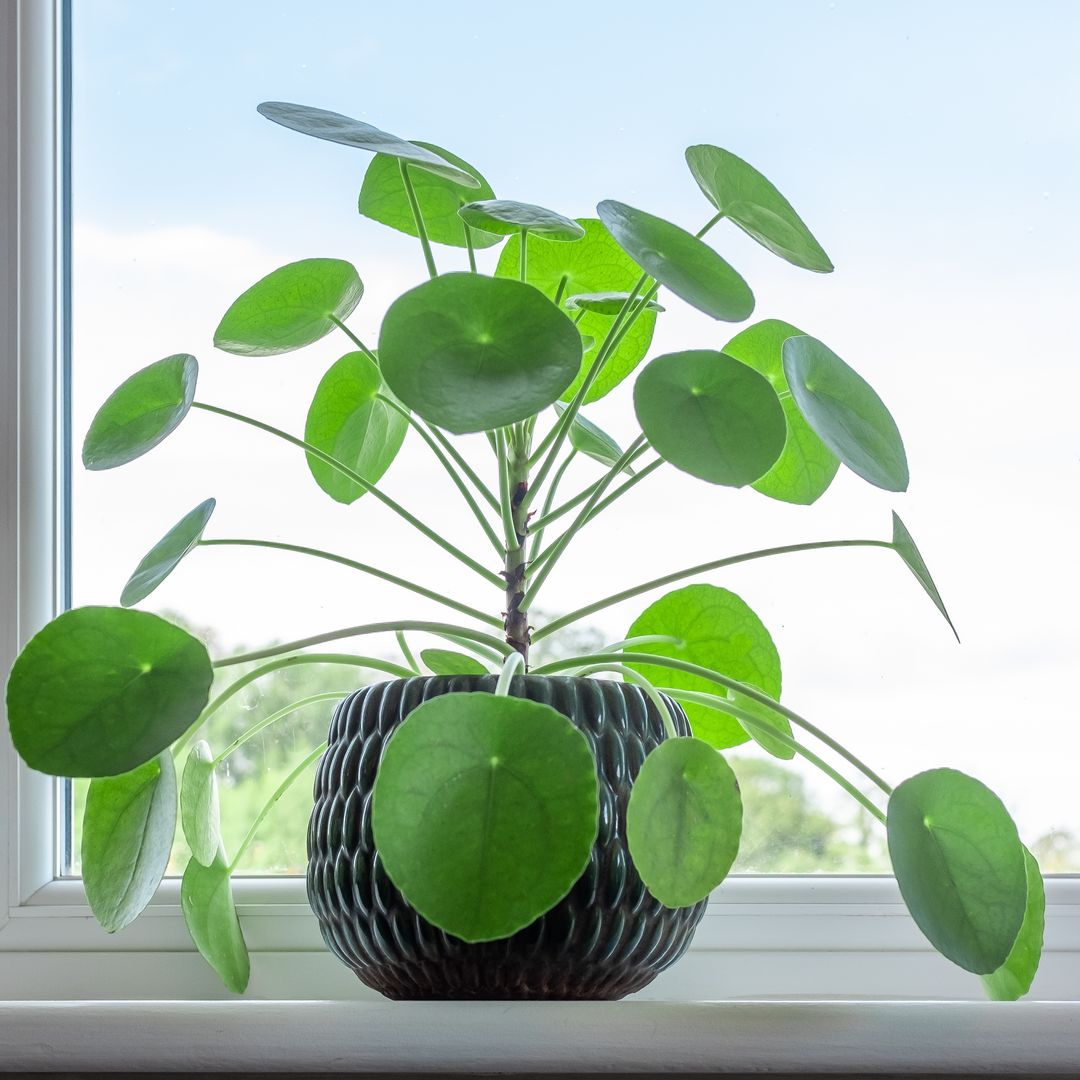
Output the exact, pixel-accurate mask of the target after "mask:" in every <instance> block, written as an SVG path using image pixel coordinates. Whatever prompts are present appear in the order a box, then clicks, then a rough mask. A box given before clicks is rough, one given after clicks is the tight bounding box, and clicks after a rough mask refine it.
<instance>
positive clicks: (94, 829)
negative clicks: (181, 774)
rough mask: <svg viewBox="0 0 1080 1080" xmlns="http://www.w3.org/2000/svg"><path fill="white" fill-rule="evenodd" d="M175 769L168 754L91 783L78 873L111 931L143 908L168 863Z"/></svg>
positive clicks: (93, 907)
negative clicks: (125, 771) (80, 867)
mask: <svg viewBox="0 0 1080 1080" xmlns="http://www.w3.org/2000/svg"><path fill="white" fill-rule="evenodd" d="M175 832H176V773H175V771H174V769H173V762H172V757H171V756H170V755H169V754H168V753H163V754H158V756H157V757H155V758H154V759H152V760H151V761H147V762H146V763H145V764H143V765H140V766H139V767H138V768H137V769H133V770H132V771H131V772H127V773H124V774H122V775H121V776H108V777H103V778H101V779H97V780H92V781H91V782H90V790H89V791H88V793H87V796H86V809H85V811H84V812H83V821H82V877H83V887H84V888H85V890H86V899H87V902H88V903H89V905H90V910H91V911H92V912H93V913H94V918H95V919H97V921H98V922H99V923H100V924H101V925H102V926H103V927H104V928H105V929H106V930H107V931H108V932H109V933H110V934H111V933H114V932H115V931H117V930H122V929H123V928H124V927H125V926H127V925H128V924H129V923H131V922H133V921H134V920H135V918H136V917H137V916H138V915H139V914H140V912H142V910H143V909H144V908H145V907H146V905H147V904H148V903H150V901H151V899H152V898H153V896H154V893H155V892H156V891H157V887H158V885H159V884H160V883H161V879H162V878H163V877H164V876H165V869H166V867H167V866H168V865H169V855H170V854H171V852H172V845H173V835H174V833H175Z"/></svg>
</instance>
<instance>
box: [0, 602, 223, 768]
mask: <svg viewBox="0 0 1080 1080" xmlns="http://www.w3.org/2000/svg"><path fill="white" fill-rule="evenodd" d="M213 677H214V673H213V669H212V668H211V666H210V657H209V656H208V655H207V653H206V647H205V646H204V645H203V643H202V642H201V641H199V640H198V639H197V638H194V637H192V636H191V635H190V634H189V633H188V632H187V631H186V630H182V629H181V628H180V627H179V626H175V625H173V624H172V623H170V622H166V621H165V620H164V619H161V618H158V616H157V615H151V614H149V613H148V612H145V611H131V610H128V609H125V608H115V607H82V608H75V609H73V610H72V611H65V612H64V614H63V615H60V616H58V617H57V618H55V619H53V621H52V622H51V623H49V624H48V625H47V626H45V627H44V628H43V629H42V630H40V631H39V632H38V633H37V634H35V635H34V636H33V637H32V638H31V639H30V641H29V643H28V644H27V646H26V648H25V649H23V651H22V652H21V653H20V654H19V658H18V659H17V660H16V661H15V665H14V667H13V668H12V669H11V675H10V676H9V677H8V683H7V711H8V723H9V724H10V726H11V739H12V742H14V744H15V749H16V750H17V751H18V752H19V755H20V756H21V757H22V759H23V760H24V761H25V762H26V763H27V764H28V765H29V766H30V767H31V768H34V769H37V770H38V771H39V772H44V773H51V774H52V775H54V776H89V777H96V776H116V775H118V774H119V773H126V772H130V771H131V770H132V769H134V768H136V767H137V766H139V765H142V764H143V763H144V762H147V761H149V760H150V759H151V758H153V757H155V756H156V755H157V754H159V753H161V751H162V750H164V749H165V748H166V747H167V746H170V745H171V744H172V743H173V742H174V741H175V740H176V739H178V738H179V737H180V736H181V735H183V734H184V732H185V731H187V729H188V728H189V727H191V725H192V724H193V723H194V722H195V721H196V720H197V719H198V717H199V714H200V713H201V712H202V710H203V708H204V707H205V705H206V702H207V698H208V696H209V693H210V683H211V681H212V680H213Z"/></svg>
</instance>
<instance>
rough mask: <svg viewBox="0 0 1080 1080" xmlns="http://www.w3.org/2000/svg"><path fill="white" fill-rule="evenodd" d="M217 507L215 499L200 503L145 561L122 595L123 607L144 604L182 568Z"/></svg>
mask: <svg viewBox="0 0 1080 1080" xmlns="http://www.w3.org/2000/svg"><path fill="white" fill-rule="evenodd" d="M215 506H217V500H216V499H207V500H206V501H205V502H201V503H199V505H198V506H196V507H195V509H194V510H192V511H190V512H189V513H187V514H185V515H184V516H183V517H182V518H181V519H180V520H179V521H178V522H177V523H176V524H175V525H174V526H173V527H172V528H171V529H170V530H169V531H168V532H167V533H166V534H165V535H164V536H163V537H162V538H161V539H160V540H159V541H158V542H157V543H156V544H155V545H154V546H153V547H152V548H151V549H150V550H149V551H148V552H147V553H146V554H145V555H144V556H143V557H142V560H141V562H140V563H139V565H138V566H136V567H135V571H134V573H133V574H132V575H131V577H129V578H128V580H127V584H126V585H125V586H124V590H123V592H121V593H120V603H121V604H122V605H123V606H124V607H131V606H132V605H133V604H137V603H139V601H140V600H145V599H146V598H147V597H148V596H149V595H150V594H151V593H152V592H153V591H154V590H155V589H156V588H157V587H158V586H159V585H160V584H161V583H162V582H163V581H164V580H165V579H166V578H167V577H168V576H169V575H170V574H171V573H172V572H173V571H174V570H175V569H176V568H177V566H179V565H180V562H181V560H182V559H183V558H184V556H185V555H187V553H188V552H189V551H191V550H192V549H193V548H195V547H196V546H197V545H198V543H199V540H200V539H202V534H203V530H204V529H205V528H206V523H207V522H208V521H209V520H210V515H211V514H212V513H213V512H214V507H215Z"/></svg>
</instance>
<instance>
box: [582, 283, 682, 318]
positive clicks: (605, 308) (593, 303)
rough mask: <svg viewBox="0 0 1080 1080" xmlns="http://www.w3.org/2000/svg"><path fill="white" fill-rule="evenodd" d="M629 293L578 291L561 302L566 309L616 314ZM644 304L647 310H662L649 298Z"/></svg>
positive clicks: (620, 309)
mask: <svg viewBox="0 0 1080 1080" xmlns="http://www.w3.org/2000/svg"><path fill="white" fill-rule="evenodd" d="M630 295H631V294H630V293H629V292H615V291H614V290H611V289H609V290H607V291H606V292H593V293H578V294H577V295H575V296H568V297H567V298H566V300H565V301H563V302H564V304H565V305H566V308H567V310H568V311H595V312H596V313H597V314H598V315H609V316H611V315H618V314H619V312H620V311H622V308H623V305H624V304H625V303H626V301H627V299H628V298H629V297H630ZM645 306H646V309H647V310H648V311H658V312H659V311H663V310H664V309H663V308H662V307H661V306H660V305H659V304H658V303H657V302H656V301H655V300H649V301H648V302H647V303H646V305H645Z"/></svg>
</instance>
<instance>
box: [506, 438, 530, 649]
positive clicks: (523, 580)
mask: <svg viewBox="0 0 1080 1080" xmlns="http://www.w3.org/2000/svg"><path fill="white" fill-rule="evenodd" d="M505 449H506V455H507V466H506V472H507V485H506V486H507V491H506V492H505V493H504V497H505V498H508V500H509V505H510V516H511V518H512V520H513V532H514V540H515V541H516V545H511V544H510V543H507V546H506V561H505V564H504V569H503V577H504V578H505V579H506V612H505V623H504V627H505V629H506V643H507V645H509V646H510V647H511V648H513V649H516V650H517V652H519V653H521V656H522V658H523V659H524V661H525V666H526V667H528V664H529V644H530V641H531V638H530V628H529V613H528V611H527V610H525V609H524V608H523V607H522V603H521V602H522V601H523V600H524V599H525V590H526V587H527V585H528V581H527V576H528V567H529V564H528V560H527V558H526V554H525V552H526V548H525V541H526V537H527V535H528V532H529V507H528V505H527V503H526V502H525V496H526V495H527V494H528V491H529V449H528V446H527V445H526V446H521V445H519V443H518V441H517V440H515V439H511V440H509V442H508V444H506V447H505ZM509 539H510V538H509V537H507V540H508V541H509Z"/></svg>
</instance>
